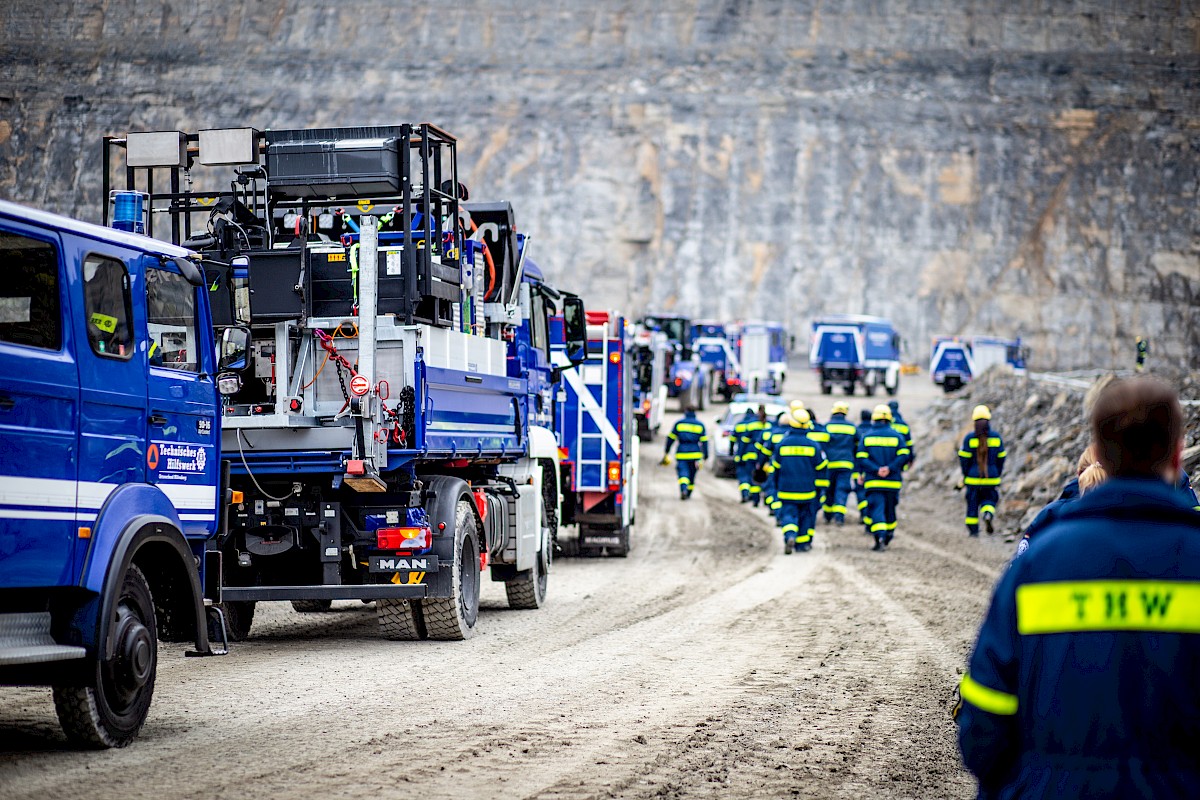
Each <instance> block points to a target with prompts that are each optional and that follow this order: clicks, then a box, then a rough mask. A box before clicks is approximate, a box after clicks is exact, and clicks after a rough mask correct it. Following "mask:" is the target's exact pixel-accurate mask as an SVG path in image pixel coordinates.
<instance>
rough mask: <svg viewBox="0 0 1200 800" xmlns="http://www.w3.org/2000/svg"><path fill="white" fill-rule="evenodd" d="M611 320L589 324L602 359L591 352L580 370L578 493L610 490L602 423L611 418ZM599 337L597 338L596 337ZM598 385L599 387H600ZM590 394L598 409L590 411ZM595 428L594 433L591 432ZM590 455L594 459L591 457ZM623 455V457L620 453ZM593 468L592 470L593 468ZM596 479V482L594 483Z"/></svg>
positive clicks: (577, 427)
mask: <svg viewBox="0 0 1200 800" xmlns="http://www.w3.org/2000/svg"><path fill="white" fill-rule="evenodd" d="M610 324H611V321H605V322H604V323H601V324H591V323H589V324H588V341H589V342H590V341H593V340H594V339H596V338H597V337H598V338H599V339H600V351H599V353H597V354H595V355H598V356H599V363H596V360H595V359H594V358H593V354H592V353H591V352H590V351H589V353H588V360H587V361H585V362H583V364H582V365H581V366H580V368H579V373H580V375H579V377H580V381H579V388H580V395H581V396H580V398H579V403H578V406H577V408H576V414H577V415H578V416H577V417H576V420H575V424H576V427H575V430H576V431H578V432H579V453H578V456H577V459H576V462H577V464H578V471H577V473H576V481H575V483H576V485H575V490H576V491H578V492H604V491H608V458H607V457H606V456H607V455H608V453H607V447H606V446H605V437H604V425H603V422H602V420H606V419H608V403H609V397H608V356H609V335H610V332H609V326H610ZM593 334H595V335H593ZM594 376H599V379H598V381H596V380H592V378H593V377H594ZM597 383H598V384H599V385H597ZM583 392H587V393H588V394H590V395H591V396H592V399H593V400H594V401H595V402H596V404H597V405H598V408H596V409H593V410H592V411H591V412H589V411H588V407H589V406H590V405H591V404H590V403H588V402H586V401H585V399H584V398H583V397H582V393H583ZM589 413H590V414H591V415H592V416H593V424H591V425H587V424H586V421H587V417H588V415H589ZM591 429H594V430H591ZM589 454H591V455H593V456H594V457H593V458H589V457H588V456H589ZM618 456H619V454H618ZM589 467H590V469H589ZM593 476H594V482H593V480H592V478H593Z"/></svg>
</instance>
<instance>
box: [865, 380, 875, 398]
mask: <svg viewBox="0 0 1200 800" xmlns="http://www.w3.org/2000/svg"><path fill="white" fill-rule="evenodd" d="M863 393H865V394H866V395H867V397H874V396H875V384H873V383H865V384H863Z"/></svg>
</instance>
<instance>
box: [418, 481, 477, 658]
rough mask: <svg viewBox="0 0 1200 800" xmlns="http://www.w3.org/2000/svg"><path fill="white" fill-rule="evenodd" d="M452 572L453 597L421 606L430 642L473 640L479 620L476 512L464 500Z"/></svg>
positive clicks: (456, 521) (456, 525) (457, 517)
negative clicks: (439, 640) (437, 640)
mask: <svg viewBox="0 0 1200 800" xmlns="http://www.w3.org/2000/svg"><path fill="white" fill-rule="evenodd" d="M453 570H454V572H453V573H452V575H451V582H450V587H451V588H450V596H449V597H427V598H425V600H423V601H422V602H421V610H422V612H423V613H424V616H425V632H426V633H427V634H428V636H429V638H430V639H443V640H455V641H457V640H461V639H470V638H471V637H472V636H473V635H475V623H476V622H477V621H478V619H479V533H478V530H477V526H476V524H475V512H474V511H472V510H471V504H470V503H469V502H467V501H466V500H463V499H460V500H459V501H458V503H457V504H456V506H455V511H454V567H453Z"/></svg>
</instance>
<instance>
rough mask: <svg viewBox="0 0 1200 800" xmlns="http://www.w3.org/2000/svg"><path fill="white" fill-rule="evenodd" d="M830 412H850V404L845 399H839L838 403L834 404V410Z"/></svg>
mask: <svg viewBox="0 0 1200 800" xmlns="http://www.w3.org/2000/svg"><path fill="white" fill-rule="evenodd" d="M830 413H831V414H849V413H850V404H849V403H847V402H846V401H845V400H838V401H837V402H836V403H834V404H833V411H831V412H830Z"/></svg>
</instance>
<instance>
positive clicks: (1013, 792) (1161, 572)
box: [956, 378, 1200, 798]
mask: <svg viewBox="0 0 1200 800" xmlns="http://www.w3.org/2000/svg"><path fill="white" fill-rule="evenodd" d="M1090 425H1091V429H1092V434H1093V441H1094V442H1095V443H1096V446H1097V451H1098V452H1097V455H1098V458H1099V461H1100V464H1101V465H1102V466H1103V467H1104V469H1105V471H1106V472H1107V473H1108V475H1109V477H1108V479H1107V480H1105V481H1104V482H1103V483H1101V484H1100V485H1099V486H1097V487H1095V488H1094V489H1092V490H1091V491H1089V492H1087V493H1086V494H1085V495H1083V496H1081V497H1080V498H1079V499H1078V500H1075V501H1073V502H1072V503H1071V504H1070V505H1069V506H1068V507H1067V508H1066V509H1065V510H1064V511H1063V512H1062V514H1061V516H1059V518H1058V519H1057V520H1056V521H1055V522H1054V524H1053V525H1052V526H1051V527H1049V528H1048V529H1047V530H1046V531H1044V532H1043V533H1042V534H1040V535H1039V536H1038V537H1037V538H1036V539H1034V540H1033V541H1032V543H1031V544H1030V546H1029V550H1028V551H1027V552H1026V553H1025V555H1024V556H1022V557H1021V558H1019V559H1017V560H1015V561H1014V562H1013V563H1012V566H1011V567H1010V568H1009V569H1008V570H1007V572H1006V573H1005V574H1004V575H1003V576H1002V577H1001V578H1000V581H999V582H998V583H997V585H996V589H995V591H994V593H993V595H992V599H991V605H990V607H989V609H988V611H987V615H986V616H985V618H984V620H983V625H982V627H981V628H980V630H979V636H978V638H977V640H976V642H975V646H974V648H973V650H972V653H971V656H970V659H969V661H968V667H967V671H966V673H965V674H964V675H963V678H962V682H961V683H960V686H959V692H960V698H961V700H960V703H959V705H958V708H957V713H956V718H957V722H958V729H959V731H958V740H959V747H960V749H961V751H962V757H963V761H964V763H965V764H966V767H967V769H969V770H970V771H971V772H972V773H974V775H975V777H976V778H978V780H979V795H980V797H988V798H1010V797H1012V798H1015V797H1121V798H1129V797H1153V798H1194V797H1200V755H1197V750H1196V742H1197V741H1200V681H1197V680H1196V673H1197V667H1198V666H1200V514H1198V513H1197V512H1196V511H1195V510H1194V509H1192V508H1191V507H1190V506H1189V505H1188V503H1187V501H1186V500H1185V499H1184V498H1183V497H1182V495H1181V494H1180V492H1179V491H1178V490H1177V488H1175V485H1174V484H1175V483H1176V480H1177V476H1178V474H1179V471H1180V468H1181V461H1182V449H1183V432H1184V431H1183V414H1182V410H1181V408H1180V405H1179V401H1178V398H1177V397H1176V395H1175V392H1174V391H1173V390H1172V389H1171V388H1170V387H1168V386H1166V385H1165V384H1163V383H1160V382H1158V381H1155V380H1153V379H1147V378H1134V379H1130V380H1118V381H1114V382H1113V383H1111V384H1110V385H1109V386H1107V387H1105V388H1104V389H1103V390H1102V391H1101V392H1100V395H1099V396H1098V397H1097V399H1096V403H1095V405H1094V407H1093V409H1092V413H1091V418H1090Z"/></svg>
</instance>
